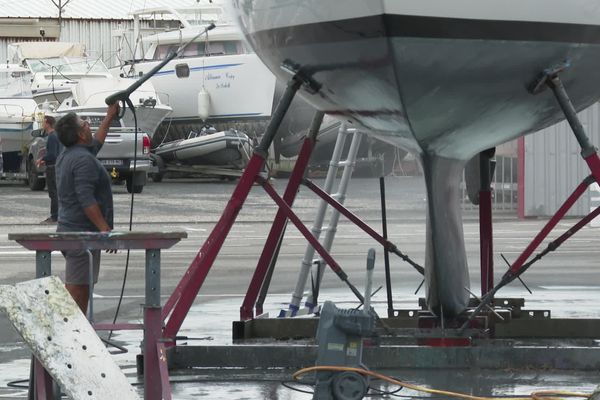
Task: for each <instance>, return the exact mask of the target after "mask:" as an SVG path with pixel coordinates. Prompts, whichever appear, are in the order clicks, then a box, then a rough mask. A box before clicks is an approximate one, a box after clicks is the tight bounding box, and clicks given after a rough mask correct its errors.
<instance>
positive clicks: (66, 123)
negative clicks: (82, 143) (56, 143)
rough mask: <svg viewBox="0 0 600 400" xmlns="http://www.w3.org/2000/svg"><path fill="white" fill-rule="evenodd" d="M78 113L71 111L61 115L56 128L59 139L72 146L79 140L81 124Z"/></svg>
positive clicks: (66, 145) (65, 144)
mask: <svg viewBox="0 0 600 400" xmlns="http://www.w3.org/2000/svg"><path fill="white" fill-rule="evenodd" d="M77 120H78V118H77V114H75V113H74V112H70V113H68V114H66V115H65V116H63V117H61V118H60V119H59V120H58V121H57V122H56V126H55V127H54V129H55V130H56V133H57V134H58V140H60V142H61V143H62V144H63V145H64V146H65V147H71V146H73V145H74V144H76V143H77V141H78V140H79V129H80V127H79V124H78V121H77Z"/></svg>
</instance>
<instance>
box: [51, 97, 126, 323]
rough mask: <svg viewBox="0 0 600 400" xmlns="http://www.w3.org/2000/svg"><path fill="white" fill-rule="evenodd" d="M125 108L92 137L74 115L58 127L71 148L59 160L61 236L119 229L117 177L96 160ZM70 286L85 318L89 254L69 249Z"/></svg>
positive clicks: (96, 257) (96, 264) (96, 265)
mask: <svg viewBox="0 0 600 400" xmlns="http://www.w3.org/2000/svg"><path fill="white" fill-rule="evenodd" d="M118 112H119V106H118V105H117V104H113V105H112V106H110V107H109V108H108V112H107V113H106V117H105V118H104V120H103V121H102V123H101V124H100V127H99V128H98V131H97V132H96V134H95V135H94V136H92V131H91V129H90V125H89V122H88V121H84V120H82V119H81V118H79V117H78V116H77V114H75V113H68V114H67V115H65V116H64V117H62V118H61V119H59V120H58V122H57V123H56V132H57V134H58V138H59V140H60V141H61V142H62V144H63V145H64V146H65V150H64V151H63V152H62V153H61V154H60V155H59V156H58V159H57V161H56V178H57V188H58V203H59V210H58V226H57V228H56V231H57V232H108V231H110V230H111V229H112V227H113V199H112V190H111V179H110V176H109V175H108V172H107V171H106V169H105V168H104V167H103V166H102V164H100V162H99V161H98V160H97V159H96V154H98V151H99V150H100V148H101V147H102V145H103V144H104V140H105V139H106V135H107V133H108V129H109V127H110V123H111V121H112V120H113V119H114V118H116V117H117V115H118ZM63 254H64V256H65V260H66V279H65V283H66V284H65V287H66V289H67V291H68V292H69V293H70V294H71V296H72V297H73V299H75V302H76V303H77V305H78V306H79V308H80V309H81V311H83V313H84V314H85V313H86V312H87V305H88V298H89V293H90V287H89V264H90V262H89V257H88V253H87V252H86V251H66V252H64V253H63ZM92 256H93V278H94V283H95V282H97V281H98V273H99V269H100V251H98V250H93V251H92Z"/></svg>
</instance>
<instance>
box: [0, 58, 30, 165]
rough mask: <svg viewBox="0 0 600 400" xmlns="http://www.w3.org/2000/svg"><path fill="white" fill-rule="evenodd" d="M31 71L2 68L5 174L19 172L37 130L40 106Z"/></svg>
mask: <svg viewBox="0 0 600 400" xmlns="http://www.w3.org/2000/svg"><path fill="white" fill-rule="evenodd" d="M27 75H28V70H27V69H26V68H22V67H19V66H17V65H11V64H4V65H2V66H0V154H1V156H2V164H3V165H2V169H3V171H4V172H19V171H20V167H21V163H22V161H23V160H22V152H23V149H24V147H25V146H26V145H27V144H28V143H29V142H30V141H31V139H32V137H31V131H32V130H33V129H35V128H37V126H38V123H37V121H36V111H37V104H36V102H35V100H34V99H33V97H32V95H31V89H30V86H29V80H28V79H27V78H26V76H27Z"/></svg>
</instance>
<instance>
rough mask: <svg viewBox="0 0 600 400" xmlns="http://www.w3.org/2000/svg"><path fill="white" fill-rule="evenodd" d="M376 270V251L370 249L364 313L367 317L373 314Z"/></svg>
mask: <svg viewBox="0 0 600 400" xmlns="http://www.w3.org/2000/svg"><path fill="white" fill-rule="evenodd" d="M374 269H375V249H369V252H368V253H367V280H366V284H365V294H364V296H365V304H364V308H363V311H364V313H365V314H366V315H369V314H370V312H371V291H372V287H373V270H374Z"/></svg>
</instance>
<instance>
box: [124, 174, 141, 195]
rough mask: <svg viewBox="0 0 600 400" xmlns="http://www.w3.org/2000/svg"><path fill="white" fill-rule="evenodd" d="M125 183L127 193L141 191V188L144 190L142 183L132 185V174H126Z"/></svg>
mask: <svg viewBox="0 0 600 400" xmlns="http://www.w3.org/2000/svg"><path fill="white" fill-rule="evenodd" d="M125 184H126V186H127V191H128V192H129V193H136V194H137V193H142V190H144V185H134V184H133V176H128V177H127V180H126V181H125Z"/></svg>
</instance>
